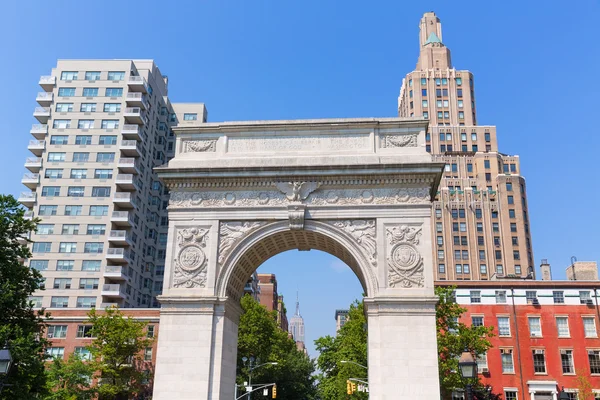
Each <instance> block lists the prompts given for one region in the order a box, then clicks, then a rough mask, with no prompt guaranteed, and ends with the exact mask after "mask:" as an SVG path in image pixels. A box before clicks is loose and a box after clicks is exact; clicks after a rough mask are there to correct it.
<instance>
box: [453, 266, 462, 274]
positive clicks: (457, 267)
mask: <svg viewBox="0 0 600 400" xmlns="http://www.w3.org/2000/svg"><path fill="white" fill-rule="evenodd" d="M454 270H455V271H456V273H457V274H462V264H456V265H455V269H454Z"/></svg>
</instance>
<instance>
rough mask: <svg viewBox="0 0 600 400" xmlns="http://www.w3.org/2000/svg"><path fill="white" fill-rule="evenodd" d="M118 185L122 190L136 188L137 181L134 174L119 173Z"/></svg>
mask: <svg viewBox="0 0 600 400" xmlns="http://www.w3.org/2000/svg"><path fill="white" fill-rule="evenodd" d="M115 183H116V184H117V187H118V188H119V189H121V190H136V189H137V183H136V181H135V180H134V178H133V174H118V175H117V178H116V179H115Z"/></svg>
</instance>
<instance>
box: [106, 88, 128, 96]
mask: <svg viewBox="0 0 600 400" xmlns="http://www.w3.org/2000/svg"><path fill="white" fill-rule="evenodd" d="M104 95H105V96H106V97H121V96H123V88H106V93H105V94H104Z"/></svg>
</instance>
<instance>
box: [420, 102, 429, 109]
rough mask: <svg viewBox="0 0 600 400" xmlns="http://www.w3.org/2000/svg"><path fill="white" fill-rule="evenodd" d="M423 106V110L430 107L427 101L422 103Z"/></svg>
mask: <svg viewBox="0 0 600 400" xmlns="http://www.w3.org/2000/svg"><path fill="white" fill-rule="evenodd" d="M421 106H422V107H423V108H427V107H428V104H427V100H423V101H422V102H421Z"/></svg>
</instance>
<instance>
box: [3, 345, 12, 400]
mask: <svg viewBox="0 0 600 400" xmlns="http://www.w3.org/2000/svg"><path fill="white" fill-rule="evenodd" d="M12 361H13V360H12V356H11V354H10V350H9V349H8V347H7V346H6V345H5V346H4V348H3V349H2V350H0V393H2V389H4V386H10V385H7V384H5V383H4V382H5V380H6V377H7V376H8V372H9V371H10V367H11V366H12Z"/></svg>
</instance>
